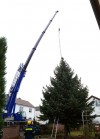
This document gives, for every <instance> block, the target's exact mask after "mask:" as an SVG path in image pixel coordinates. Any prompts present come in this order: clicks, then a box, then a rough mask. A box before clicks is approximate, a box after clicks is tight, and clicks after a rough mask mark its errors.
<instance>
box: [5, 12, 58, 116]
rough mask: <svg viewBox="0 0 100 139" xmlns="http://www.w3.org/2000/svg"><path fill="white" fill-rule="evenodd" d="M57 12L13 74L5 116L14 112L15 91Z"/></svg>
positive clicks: (16, 91) (17, 89)
mask: <svg viewBox="0 0 100 139" xmlns="http://www.w3.org/2000/svg"><path fill="white" fill-rule="evenodd" d="M57 13H58V11H56V12H55V14H54V15H53V17H52V18H51V20H50V21H49V23H48V24H47V26H46V27H45V29H44V30H43V32H42V33H41V35H40V36H39V38H38V40H37V41H36V43H35V45H34V47H33V48H32V50H31V52H30V54H29V56H28V58H27V60H26V62H25V64H20V66H19V68H18V70H17V72H16V74H15V77H14V79H13V82H12V85H11V87H10V90H9V94H8V101H7V104H6V107H5V110H6V111H7V116H11V115H12V114H14V111H15V101H16V96H17V93H18V91H19V87H20V85H21V82H22V79H23V77H24V76H25V73H26V69H27V66H28V64H29V62H30V60H31V58H32V56H33V54H34V52H35V50H36V48H37V46H38V44H39V42H40V41H41V39H42V37H43V35H44V34H45V32H46V30H47V29H48V27H49V25H50V24H51V22H52V21H53V19H54V17H55V16H56V14H57Z"/></svg>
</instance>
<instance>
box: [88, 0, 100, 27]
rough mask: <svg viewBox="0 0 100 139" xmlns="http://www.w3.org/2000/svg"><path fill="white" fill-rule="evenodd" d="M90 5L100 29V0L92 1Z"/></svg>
mask: <svg viewBox="0 0 100 139" xmlns="http://www.w3.org/2000/svg"><path fill="white" fill-rule="evenodd" d="M90 3H91V6H92V9H93V12H94V15H95V17H96V20H97V23H98V26H99V29H100V0H90Z"/></svg>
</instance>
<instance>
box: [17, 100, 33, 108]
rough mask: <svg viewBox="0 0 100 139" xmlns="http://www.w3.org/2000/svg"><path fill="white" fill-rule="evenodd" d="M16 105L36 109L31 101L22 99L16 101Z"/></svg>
mask: <svg viewBox="0 0 100 139" xmlns="http://www.w3.org/2000/svg"><path fill="white" fill-rule="evenodd" d="M16 104H18V105H23V106H27V107H32V108H34V106H33V105H32V104H31V103H30V102H29V101H26V100H23V99H21V98H17V99H16Z"/></svg>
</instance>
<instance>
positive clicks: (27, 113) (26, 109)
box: [15, 98, 35, 120]
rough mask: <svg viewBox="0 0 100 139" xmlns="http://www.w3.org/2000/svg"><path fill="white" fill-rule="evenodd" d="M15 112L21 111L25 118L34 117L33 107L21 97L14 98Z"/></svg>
mask: <svg viewBox="0 0 100 139" xmlns="http://www.w3.org/2000/svg"><path fill="white" fill-rule="evenodd" d="M17 112H22V113H23V116H24V117H26V119H32V120H33V119H34V118H35V107H34V106H33V105H32V104H31V103H30V102H29V101H26V100H22V99H21V98H17V99H16V107H15V113H17Z"/></svg>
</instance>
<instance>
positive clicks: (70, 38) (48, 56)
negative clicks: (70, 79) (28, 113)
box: [0, 0, 100, 106]
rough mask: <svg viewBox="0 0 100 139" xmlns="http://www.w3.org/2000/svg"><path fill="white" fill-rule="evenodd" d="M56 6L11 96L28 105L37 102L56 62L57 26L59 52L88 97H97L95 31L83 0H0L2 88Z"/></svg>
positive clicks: (99, 69)
mask: <svg viewBox="0 0 100 139" xmlns="http://www.w3.org/2000/svg"><path fill="white" fill-rule="evenodd" d="M56 10H59V13H58V14H57V15H56V17H55V18H54V20H53V22H52V23H51V25H50V27H49V28H48V30H47V32H46V33H45V35H44V36H43V38H42V40H41V42H40V43H39V45H38V47H37V50H36V51H35V53H34V55H33V57H32V59H31V62H30V63H29V66H28V68H27V73H26V76H25V78H24V79H23V81H22V83H21V86H20V89H19V92H18V96H17V97H20V98H22V99H24V100H28V101H29V102H31V103H32V104H33V105H34V106H38V105H39V104H41V98H42V88H43V86H44V87H45V86H46V85H49V83H50V76H51V77H53V72H54V69H55V68H56V66H57V65H59V62H60V58H61V57H60V51H59V33H58V29H59V28H60V44H61V51H62V56H63V57H64V59H65V60H66V62H67V63H68V64H69V66H70V67H71V68H72V70H74V73H75V74H78V77H79V78H81V79H82V84H84V86H86V85H87V86H88V89H89V96H90V95H94V96H96V97H99V98H100V49H99V48H100V30H99V28H98V25H97V22H96V19H95V16H94V13H93V11H92V8H91V5H90V2H89V0H9V1H8V0H0V37H3V36H4V37H6V39H7V46H8V50H7V62H6V66H7V74H6V80H7V84H6V93H8V92H9V89H10V86H11V83H12V80H13V78H14V75H15V73H16V71H17V68H18V66H19V64H20V63H25V61H26V59H27V57H28V55H29V53H30V52H31V50H32V48H33V47H34V44H35V43H36V41H37V40H38V38H39V36H40V34H41V33H42V31H43V30H44V28H45V27H46V26H47V24H48V22H49V21H50V19H51V18H52V16H53V15H54V13H55V11H56Z"/></svg>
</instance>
